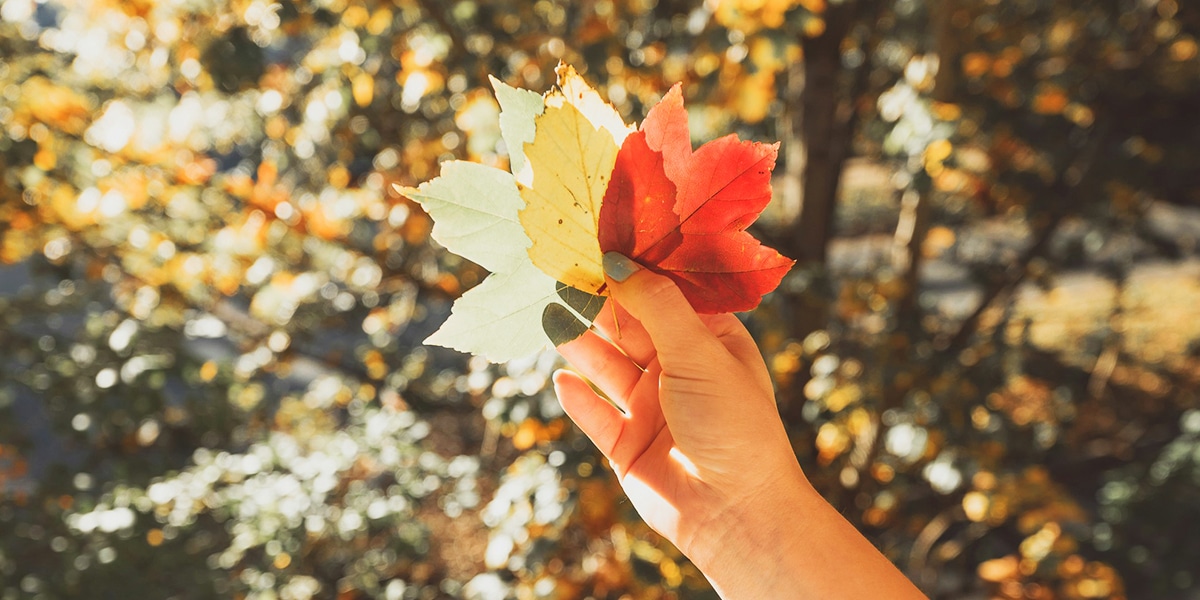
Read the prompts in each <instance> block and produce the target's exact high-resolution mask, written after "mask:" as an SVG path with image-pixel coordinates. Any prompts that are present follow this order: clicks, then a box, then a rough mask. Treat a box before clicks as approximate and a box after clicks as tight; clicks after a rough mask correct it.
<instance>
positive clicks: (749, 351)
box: [700, 313, 774, 394]
mask: <svg viewBox="0 0 1200 600" xmlns="http://www.w3.org/2000/svg"><path fill="white" fill-rule="evenodd" d="M700 320H701V321H703V322H704V325H705V326H707V327H708V330H709V331H711V332H713V335H716V336H717V339H718V340H721V343H722V344H723V345H724V346H725V349H726V350H729V353H730V354H732V355H733V357H734V358H736V359H737V361H738V362H740V363H742V364H743V365H745V366H746V368H748V369H749V370H750V372H751V373H753V374H754V379H755V382H756V383H758V385H759V387H760V388H762V389H763V391H765V392H767V393H769V394H773V393H774V386H773V385H772V384H771V375H770V373H768V372H767V365H766V363H765V362H763V357H762V352H760V351H759V349H758V343H756V342H755V341H754V338H753V337H750V332H749V331H746V326H745V325H742V321H741V320H740V319H738V318H737V317H736V316H734V315H732V314H729V313H724V314H719V315H700Z"/></svg>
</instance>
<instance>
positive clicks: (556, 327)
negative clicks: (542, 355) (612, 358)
mask: <svg viewBox="0 0 1200 600" xmlns="http://www.w3.org/2000/svg"><path fill="white" fill-rule="evenodd" d="M542 329H544V330H545V331H546V335H547V336H548V337H549V338H550V343H552V344H554V345H555V346H559V345H562V344H565V343H567V342H569V341H571V340H573V339H575V338H578V337H579V336H581V335H583V334H584V333H585V332H587V330H588V324H587V323H584V322H583V321H580V320H579V317H578V316H577V315H576V314H575V313H573V312H571V311H570V310H568V309H567V307H566V306H563V305H562V304H558V303H553V304H547V305H546V308H545V309H543V310H542Z"/></svg>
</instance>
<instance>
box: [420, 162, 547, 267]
mask: <svg viewBox="0 0 1200 600" xmlns="http://www.w3.org/2000/svg"><path fill="white" fill-rule="evenodd" d="M400 193H402V194H404V195H405V196H408V197H409V198H412V199H413V200H415V201H417V202H418V203H420V204H421V206H422V207H423V208H424V209H425V211H426V212H428V213H429V216H431V217H433V233H432V235H433V239H435V240H437V242H438V243H439V244H441V245H443V246H445V247H446V249H447V250H449V251H451V252H453V253H455V254H457V255H459V256H462V257H463V258H466V259H468V260H471V261H473V262H475V263H477V264H479V265H480V266H482V267H483V268H485V269H487V270H489V271H493V272H509V271H513V270H515V269H516V268H518V266H519V265H520V264H521V263H525V262H528V261H529V258H528V256H527V254H526V248H528V247H529V246H530V241H529V236H527V235H526V234H525V229H524V228H523V227H522V226H521V222H520V221H519V220H518V218H517V213H518V211H520V210H521V208H522V207H523V206H524V205H525V202H524V201H523V200H522V199H521V195H520V193H519V192H518V191H517V186H516V182H514V181H513V177H512V175H511V174H509V173H506V172H504V171H501V170H500V169H496V168H494V167H488V166H485V165H481V164H477V163H473V162H466V161H457V160H455V161H447V162H444V163H442V173H441V176H439V177H437V178H436V179H433V180H431V181H427V182H425V183H422V184H421V186H420V187H418V188H401V189H400Z"/></svg>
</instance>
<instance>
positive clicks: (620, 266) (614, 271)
mask: <svg viewBox="0 0 1200 600" xmlns="http://www.w3.org/2000/svg"><path fill="white" fill-rule="evenodd" d="M640 268H641V267H639V266H638V264H637V263H635V262H633V261H632V260H629V258H627V257H626V256H625V255H624V254H621V253H619V252H605V253H604V273H605V274H606V275H608V276H609V277H612V278H613V280H614V281H618V282H620V281H625V280H626V279H629V276H630V275H633V274H634V273H636V272H637V271H638V269H640Z"/></svg>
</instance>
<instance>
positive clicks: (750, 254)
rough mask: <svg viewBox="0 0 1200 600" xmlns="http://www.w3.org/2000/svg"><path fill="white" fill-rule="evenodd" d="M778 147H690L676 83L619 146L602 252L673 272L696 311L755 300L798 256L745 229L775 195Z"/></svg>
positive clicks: (727, 141) (750, 304) (603, 216)
mask: <svg viewBox="0 0 1200 600" xmlns="http://www.w3.org/2000/svg"><path fill="white" fill-rule="evenodd" d="M778 150H779V145H778V144H761V143H756V142H742V141H739V140H738V139H737V137H736V136H734V135H728V136H725V137H723V138H720V139H717V140H714V141H711V142H709V143H707V144H704V145H703V146H701V147H700V148H699V149H698V150H696V151H695V152H693V151H692V144H691V137H690V134H689V131H688V118H687V111H686V110H685V109H684V108H683V96H682V94H681V93H680V89H679V86H678V85H676V86H675V87H673V88H671V91H670V92H668V93H667V95H666V96H665V97H664V98H663V99H662V101H661V102H659V103H658V104H657V105H655V106H654V108H652V109H650V113H649V114H648V115H646V120H645V122H643V123H642V127H641V129H640V130H639V131H637V132H635V133H633V134H630V135H629V136H628V137H626V138H625V142H624V143H623V144H622V145H621V150H620V152H618V153H617V162H616V166H615V167H614V168H613V174H612V179H611V181H610V182H609V185H608V189H607V190H606V192H605V194H604V201H603V202H602V203H601V205H600V222H599V231H598V234H599V238H600V250H601V251H603V252H620V253H621V254H624V255H626V256H628V257H630V258H632V259H634V260H636V261H637V262H639V263H641V264H642V265H644V266H646V267H647V268H649V269H651V270H653V271H656V272H658V273H662V274H664V275H666V276H668V277H670V278H671V279H673V280H674V281H675V283H677V284H678V285H679V288H680V289H681V290H682V291H683V294H684V296H686V297H687V299H688V301H690V302H691V304H692V307H693V308H695V309H696V311H697V312H701V313H721V312H736V311H744V310H750V309H752V308H754V307H756V306H758V304H759V302H761V301H762V296H763V294H766V293H767V292H770V291H771V290H773V289H775V288H776V287H777V286H778V285H779V282H780V280H781V279H783V276H784V275H785V274H786V273H787V272H788V269H790V268H791V267H792V265H793V264H794V263H795V261H793V260H791V259H789V258H787V257H785V256H783V255H782V254H780V253H779V252H777V251H775V250H773V249H771V248H768V247H766V246H763V245H762V244H761V243H760V242H759V241H758V240H756V239H754V236H752V235H750V234H749V233H748V232H746V227H748V226H749V225H750V224H751V223H753V222H754V220H755V219H757V218H758V215H759V213H761V212H762V210H763V208H765V207H766V205H767V203H768V202H770V200H771V169H773V168H774V167H775V156H776V154H777V153H778Z"/></svg>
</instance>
